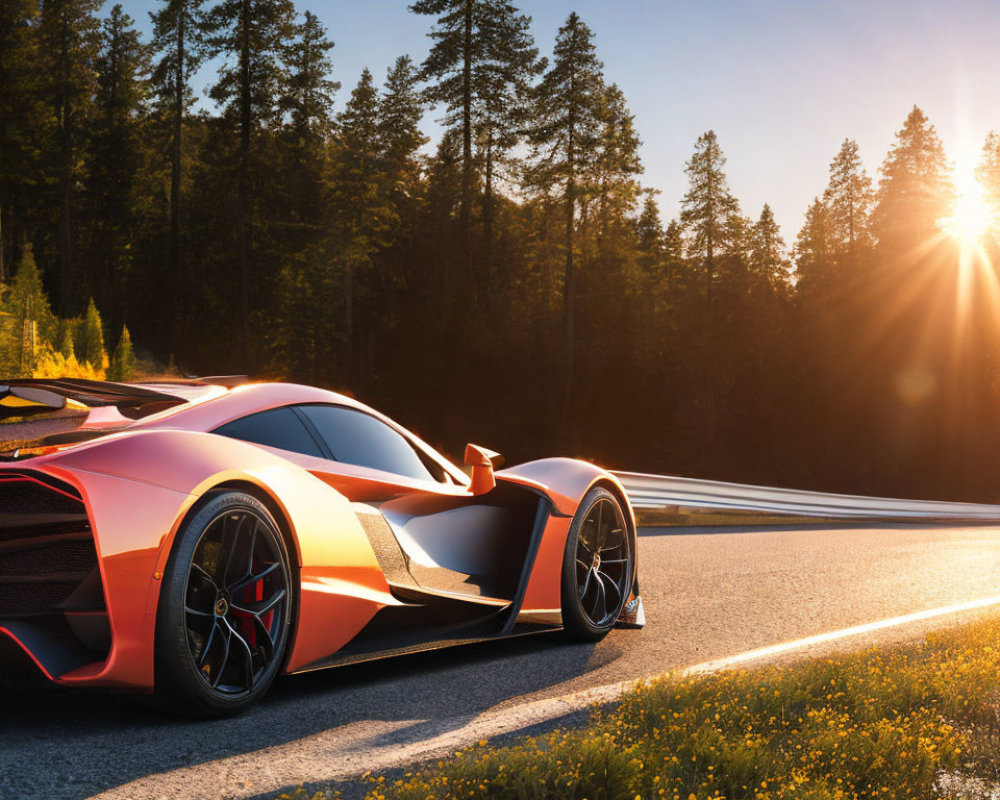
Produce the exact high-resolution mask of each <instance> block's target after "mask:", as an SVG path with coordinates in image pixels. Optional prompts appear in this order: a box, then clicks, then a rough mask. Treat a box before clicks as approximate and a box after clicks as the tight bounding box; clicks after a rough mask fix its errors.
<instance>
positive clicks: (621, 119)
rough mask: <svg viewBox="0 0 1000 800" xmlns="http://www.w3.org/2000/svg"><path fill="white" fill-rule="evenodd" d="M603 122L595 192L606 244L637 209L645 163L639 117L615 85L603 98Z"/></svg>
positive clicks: (599, 234) (601, 234)
mask: <svg viewBox="0 0 1000 800" xmlns="http://www.w3.org/2000/svg"><path fill="white" fill-rule="evenodd" d="M600 122H601V133H600V137H599V140H598V155H597V160H596V163H595V164H594V176H593V181H594V184H595V185H594V187H593V192H594V194H596V196H597V216H598V232H597V233H598V238H599V240H602V241H603V239H604V237H605V236H606V235H607V233H608V230H609V229H610V228H611V227H612V225H613V221H614V220H623V219H624V218H625V216H626V215H627V213H628V212H629V211H631V210H632V208H633V207H634V205H635V203H636V200H637V198H638V195H639V182H638V180H637V176H638V175H639V174H640V173H641V172H642V164H641V162H640V160H639V146H640V145H641V142H640V141H639V135H638V133H637V132H636V129H635V116H634V115H633V114H632V113H631V112H630V111H629V108H628V104H627V103H626V101H625V95H624V94H623V93H622V91H621V89H619V88H618V86H617V85H615V84H611V85H610V86H608V87H606V88H605V90H604V94H603V96H602V97H601V105H600Z"/></svg>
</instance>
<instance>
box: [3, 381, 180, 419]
mask: <svg viewBox="0 0 1000 800" xmlns="http://www.w3.org/2000/svg"><path fill="white" fill-rule="evenodd" d="M185 402H187V399H186V398H184V397H181V396H178V395H174V394H168V393H166V392H162V391H157V390H153V389H147V388H144V387H142V386H135V385H132V384H127V383H114V382H112V381H92V380H83V379H76V378H73V379H70V378H65V379H54V380H49V379H46V378H23V379H18V380H2V379H0V421H3V420H5V419H8V418H10V417H25V416H32V415H34V414H45V413H51V412H53V411H61V410H63V409H78V410H81V411H85V410H87V409H90V408H97V407H100V406H115V407H116V408H117V409H118V410H119V411H120V412H121V413H122V415H123V416H126V417H129V418H131V419H138V418H139V417H144V416H147V415H148V414H153V413H155V412H157V411H162V410H163V409H165V408H170V407H171V406H175V405H179V404H181V403H185Z"/></svg>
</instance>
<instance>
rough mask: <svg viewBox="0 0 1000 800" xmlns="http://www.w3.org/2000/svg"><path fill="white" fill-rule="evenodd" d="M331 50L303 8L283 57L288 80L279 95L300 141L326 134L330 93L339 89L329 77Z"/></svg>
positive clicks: (320, 25) (330, 113)
mask: <svg viewBox="0 0 1000 800" xmlns="http://www.w3.org/2000/svg"><path fill="white" fill-rule="evenodd" d="M332 49H333V42H331V41H330V40H329V39H328V38H327V31H326V28H325V27H324V26H323V23H321V22H320V21H319V17H317V16H316V15H315V14H313V13H312V12H311V11H306V13H305V18H304V19H303V21H302V22H301V23H299V24H298V25H296V26H295V42H294V43H293V44H292V45H291V46H290V47H289V48H288V50H287V53H286V56H285V61H286V64H287V69H288V79H287V82H286V85H285V92H284V96H283V98H282V106H283V110H284V111H285V112H286V113H288V114H290V115H291V122H292V129H293V131H294V132H295V134H296V136H297V137H298V139H300V140H306V141H309V140H313V141H315V140H320V141H321V140H323V139H325V138H326V136H327V135H328V133H329V130H330V126H331V123H332V121H333V96H334V95H335V94H336V93H337V92H338V91H340V82H339V81H335V80H332V79H331V78H330V73H331V72H332V71H333V64H332V62H331V60H330V51H331V50H332Z"/></svg>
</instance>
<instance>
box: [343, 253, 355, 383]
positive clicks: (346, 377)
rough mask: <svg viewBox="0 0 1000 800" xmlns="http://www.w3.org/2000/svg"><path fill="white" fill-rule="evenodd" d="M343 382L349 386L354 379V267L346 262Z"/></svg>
mask: <svg viewBox="0 0 1000 800" xmlns="http://www.w3.org/2000/svg"><path fill="white" fill-rule="evenodd" d="M343 362H344V365H343V374H342V375H341V380H342V381H344V383H346V384H347V385H348V386H350V385H351V383H352V381H353V379H354V265H353V264H351V262H350V261H344V350H343Z"/></svg>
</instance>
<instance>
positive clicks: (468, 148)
mask: <svg viewBox="0 0 1000 800" xmlns="http://www.w3.org/2000/svg"><path fill="white" fill-rule="evenodd" d="M410 10H411V11H413V12H414V13H416V14H426V15H430V16H435V17H437V18H438V19H437V23H436V25H435V26H434V28H433V29H432V30H431V32H430V34H429V35H430V37H431V38H432V39H433V40H434V45H433V46H432V47H431V51H430V53H429V54H428V56H427V59H426V60H425V61H424V64H423V67H422V69H421V77H422V78H423V79H424V80H428V81H434V83H433V84H432V85H431V86H430V87H428V89H427V93H426V94H427V98H428V99H429V100H430V101H431V102H432V103H438V104H441V105H443V106H444V107H445V111H446V114H445V117H444V124H445V125H446V126H447V127H449V128H453V129H457V130H459V131H461V136H462V156H461V166H462V183H461V202H460V206H459V213H460V215H461V226H462V232H463V237H464V247H465V252H464V253H463V259H464V260H465V261H466V266H467V268H471V263H470V259H471V240H472V223H471V209H472V201H473V176H474V173H475V171H476V166H475V164H474V145H475V144H476V142H479V143H480V147H481V149H482V150H483V151H484V153H483V154H484V156H485V159H484V160H485V172H486V175H485V184H486V192H485V200H484V212H485V219H484V222H485V225H486V233H485V238H486V242H487V248H489V247H491V246H492V238H493V233H492V219H493V206H492V204H493V170H494V165H495V163H496V161H497V158H498V155H499V154H502V153H504V152H506V151H507V150H509V149H510V148H511V147H512V146H513V145H514V144H515V143H516V141H517V140H518V138H519V136H518V132H517V130H518V128H519V127H521V123H522V121H523V109H524V101H525V98H526V95H527V89H528V84H529V82H530V80H531V78H532V77H533V76H534V75H537V74H538V73H539V72H540V71H541V69H542V68H543V65H542V64H541V63H540V62H539V61H538V50H537V48H536V47H535V46H534V42H533V41H532V38H531V34H530V32H529V28H530V25H531V18H530V17H527V16H525V15H523V14H521V13H520V12H519V11H518V9H517V8H515V7H514V6H513V5H512V4H511V3H509V2H507V0H417V1H416V2H414V3H413V4H411V5H410Z"/></svg>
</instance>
